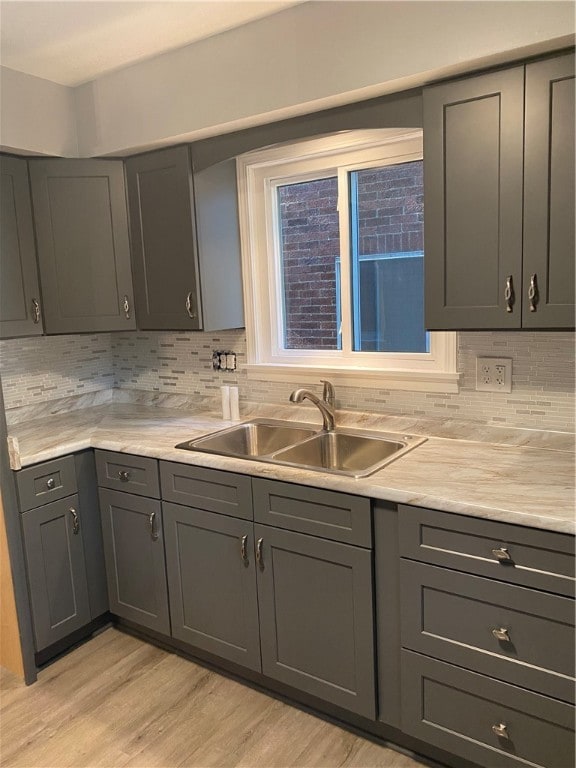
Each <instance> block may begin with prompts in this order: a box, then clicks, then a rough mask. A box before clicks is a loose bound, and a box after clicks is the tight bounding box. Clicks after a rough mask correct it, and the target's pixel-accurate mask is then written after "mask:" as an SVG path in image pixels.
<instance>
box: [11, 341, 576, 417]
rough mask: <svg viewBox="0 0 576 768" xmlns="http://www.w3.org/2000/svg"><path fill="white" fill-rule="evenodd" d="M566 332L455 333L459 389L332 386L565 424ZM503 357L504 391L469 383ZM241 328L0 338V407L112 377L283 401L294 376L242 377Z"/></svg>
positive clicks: (368, 406)
mask: <svg viewBox="0 0 576 768" xmlns="http://www.w3.org/2000/svg"><path fill="white" fill-rule="evenodd" d="M574 344H575V335H574V333H571V332H541V333H535V332H526V333H524V332H517V333H509V332H475V333H460V334H459V335H458V370H459V371H461V372H462V374H463V376H462V379H461V388H460V392H459V393H458V394H448V395H443V394H432V393H422V392H403V391H398V390H385V389H382V390H375V389H365V388H362V387H343V386H339V387H338V388H337V397H338V405H339V407H341V408H345V409H347V410H362V411H372V412H376V413H390V414H406V415H417V416H437V417H442V416H445V417H450V418H458V419H466V420H473V421H477V422H482V423H487V424H493V425H498V424H500V425H509V426H518V427H532V428H534V429H552V430H563V431H571V432H572V431H574V428H575V425H574V387H575V376H574V350H575V346H574ZM214 349H218V350H233V351H234V352H236V353H237V355H238V364H239V366H240V370H238V371H236V372H234V373H227V372H218V371H213V370H212V350H214ZM479 355H480V356H493V357H511V358H512V360H513V382H512V383H513V389H512V392H511V393H509V394H506V393H490V392H476V389H475V381H476V357H477V356H479ZM245 360H246V338H245V334H244V332H243V331H226V332H222V333H217V334H216V333H214V334H211V333H185V332H180V333H178V332H133V333H114V334H95V335H91V336H58V337H45V338H37V339H24V340H22V339H21V340H10V341H4V342H1V343H0V362H1V369H0V370H1V374H2V383H3V389H4V398H5V403H6V408H7V409H10V408H16V407H20V406H30V405H33V404H34V403H39V402H43V401H47V400H55V399H58V398H62V397H70V396H71V395H81V394H86V393H89V392H97V391H99V390H103V389H109V388H112V387H118V388H120V389H121V390H132V391H134V390H140V391H141V390H144V391H149V392H150V391H151V392H160V393H171V394H180V395H186V396H188V397H190V398H192V399H193V400H194V402H196V403H197V404H198V406H199V407H200V406H206V405H210V404H211V405H212V406H214V404H215V403H216V402H217V401H218V400H219V395H220V393H219V387H220V386H221V385H222V384H232V385H237V386H238V387H239V390H240V403H241V406H242V403H246V402H248V401H250V402H267V403H286V402H287V399H288V395H289V394H290V392H291V391H292V389H294V387H295V384H294V383H292V382H291V383H287V384H282V383H277V382H267V381H255V380H253V379H250V380H248V378H247V376H246V373H245V372H244V371H243V370H242V363H244V362H245Z"/></svg>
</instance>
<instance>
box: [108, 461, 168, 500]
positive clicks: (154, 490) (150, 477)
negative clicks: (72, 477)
mask: <svg viewBox="0 0 576 768" xmlns="http://www.w3.org/2000/svg"><path fill="white" fill-rule="evenodd" d="M96 471H97V473H98V485H100V486H102V487H103V488H111V489H112V490H116V491H126V492H127V493H135V494H136V495H137V496H148V497H149V498H153V499H159V498H160V481H159V479H158V462H157V461H156V459H150V458H147V457H145V456H132V455H131V454H129V453H113V452H112V451H96Z"/></svg>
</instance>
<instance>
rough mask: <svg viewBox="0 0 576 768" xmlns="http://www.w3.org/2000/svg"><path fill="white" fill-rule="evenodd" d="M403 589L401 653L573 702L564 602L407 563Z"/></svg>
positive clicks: (568, 606)
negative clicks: (426, 657)
mask: <svg viewBox="0 0 576 768" xmlns="http://www.w3.org/2000/svg"><path fill="white" fill-rule="evenodd" d="M401 590H402V597H403V600H402V645H403V646H404V647H405V648H410V649H412V650H414V651H420V652H421V653H425V654H428V655H430V656H434V657H436V658H441V659H444V660H445V661H450V662H453V663H454V664H458V665H460V666H464V667H469V668H471V669H474V670H476V671H478V672H482V673H484V674H487V675H491V676H492V677H497V678H499V679H501V680H507V681H508V682H511V683H515V684H517V685H523V686H525V687H527V688H530V689H532V690H537V691H540V692H542V693H545V694H548V695H550V696H556V697H558V698H561V699H564V700H565V701H571V702H573V701H574V601H573V600H571V599H570V598H568V597H560V596H559V595H551V594H548V593H546V592H537V591H536V590H534V589H526V587H518V586H514V585H512V584H503V583H502V582H499V581H491V580H489V579H483V578H480V577H478V576H470V575H468V574H466V573H457V572H456V571H449V570H447V569H445V568H437V567H435V566H432V565H424V564H422V563H415V562H413V561H410V560H404V561H402V563H401ZM506 638H509V639H506Z"/></svg>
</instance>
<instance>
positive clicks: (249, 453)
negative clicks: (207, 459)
mask: <svg viewBox="0 0 576 768" xmlns="http://www.w3.org/2000/svg"><path fill="white" fill-rule="evenodd" d="M317 432H318V429H317V428H315V427H312V426H310V425H302V424H292V423H288V422H285V421H284V422H282V421H275V420H274V419H254V421H250V422H246V423H245V424H239V425H238V426H236V427H229V428H228V429H223V430H222V431H221V432H216V433H214V434H212V435H207V436H206V437H199V438H198V439H196V440H190V441H189V442H186V443H180V444H179V445H177V446H176V448H185V449H186V450H189V451H203V452H205V453H218V454H221V455H223V456H237V457H241V458H244V459H245V458H259V457H261V456H271V455H272V454H274V453H276V452H277V451H279V450H280V449H281V448H286V447H287V446H289V445H294V443H299V442H300V441H302V440H305V439H306V438H307V437H310V436H312V435H315V434H317Z"/></svg>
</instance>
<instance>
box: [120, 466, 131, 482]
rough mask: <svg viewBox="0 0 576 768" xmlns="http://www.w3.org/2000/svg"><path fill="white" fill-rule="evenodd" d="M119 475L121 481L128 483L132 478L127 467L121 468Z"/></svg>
mask: <svg viewBox="0 0 576 768" xmlns="http://www.w3.org/2000/svg"><path fill="white" fill-rule="evenodd" d="M118 477H119V478H120V482H122V483H127V482H128V480H130V472H127V471H126V470H125V469H121V470H119V472H118Z"/></svg>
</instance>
